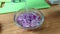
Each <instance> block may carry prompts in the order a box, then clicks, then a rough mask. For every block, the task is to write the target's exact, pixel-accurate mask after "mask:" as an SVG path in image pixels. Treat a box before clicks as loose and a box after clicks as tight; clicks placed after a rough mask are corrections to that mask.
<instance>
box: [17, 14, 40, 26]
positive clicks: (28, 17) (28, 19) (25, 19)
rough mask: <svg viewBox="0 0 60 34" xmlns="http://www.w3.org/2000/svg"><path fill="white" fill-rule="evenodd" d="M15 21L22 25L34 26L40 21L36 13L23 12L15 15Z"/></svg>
mask: <svg viewBox="0 0 60 34" xmlns="http://www.w3.org/2000/svg"><path fill="white" fill-rule="evenodd" d="M17 23H19V24H21V25H22V26H23V27H35V26H38V25H39V23H40V16H38V15H37V14H36V13H24V14H21V15H19V16H18V17H17Z"/></svg>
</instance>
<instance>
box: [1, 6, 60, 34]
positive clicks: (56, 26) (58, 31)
mask: <svg viewBox="0 0 60 34" xmlns="http://www.w3.org/2000/svg"><path fill="white" fill-rule="evenodd" d="M40 11H41V12H42V13H43V14H44V16H45V21H44V23H43V25H42V27H41V28H39V29H36V30H33V31H27V30H24V29H21V28H19V27H18V26H16V25H15V23H14V13H9V14H2V15H0V24H1V34H60V5H56V6H52V7H51V8H49V9H42V10H40Z"/></svg>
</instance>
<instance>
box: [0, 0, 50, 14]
mask: <svg viewBox="0 0 60 34" xmlns="http://www.w3.org/2000/svg"><path fill="white" fill-rule="evenodd" d="M26 1H27V5H28V8H36V9H41V8H49V7H50V6H49V5H48V3H46V1H45V0H26ZM24 8H25V2H19V3H13V2H11V3H5V4H4V7H3V8H0V14H3V13H9V12H17V11H18V10H20V9H24Z"/></svg>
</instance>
